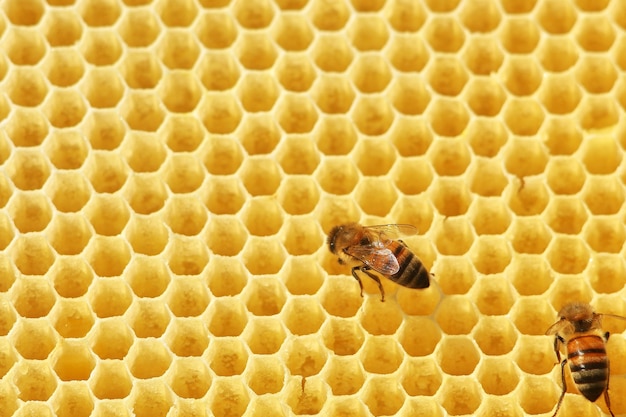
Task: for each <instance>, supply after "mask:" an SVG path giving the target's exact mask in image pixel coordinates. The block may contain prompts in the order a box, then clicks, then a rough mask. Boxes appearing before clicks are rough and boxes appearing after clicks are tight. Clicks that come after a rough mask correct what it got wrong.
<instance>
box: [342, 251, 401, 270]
mask: <svg viewBox="0 0 626 417" xmlns="http://www.w3.org/2000/svg"><path fill="white" fill-rule="evenodd" d="M346 253H347V254H348V255H350V256H353V257H355V258H356V259H358V260H359V261H361V262H363V263H364V264H365V265H367V266H369V267H370V268H372V269H373V270H374V271H376V272H380V273H381V274H383V275H393V274H395V273H396V272H398V271H399V270H400V264H398V259H396V257H395V256H394V255H393V252H391V251H390V250H389V249H387V248H382V249H376V248H374V247H372V246H350V247H349V248H348V249H346Z"/></svg>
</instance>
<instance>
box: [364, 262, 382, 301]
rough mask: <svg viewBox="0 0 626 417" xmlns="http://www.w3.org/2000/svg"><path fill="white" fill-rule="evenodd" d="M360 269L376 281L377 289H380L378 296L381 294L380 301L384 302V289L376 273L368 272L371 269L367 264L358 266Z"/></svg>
mask: <svg viewBox="0 0 626 417" xmlns="http://www.w3.org/2000/svg"><path fill="white" fill-rule="evenodd" d="M360 269H361V271H362V272H363V273H365V274H367V276H368V277H370V278H371V279H373V280H374V281H376V284H378V289H379V290H380V296H381V297H380V301H382V302H383V303H384V302H385V289H384V288H383V283H382V282H380V279H379V278H378V277H377V276H376V275H374V274H372V273H371V272H369V270H370V269H372V268H370V267H369V266H367V265H363V266H361V267H360Z"/></svg>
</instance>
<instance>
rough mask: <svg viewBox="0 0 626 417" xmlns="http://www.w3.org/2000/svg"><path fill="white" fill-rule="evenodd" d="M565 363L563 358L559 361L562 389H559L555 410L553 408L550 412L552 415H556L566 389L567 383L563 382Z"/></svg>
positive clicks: (553, 416)
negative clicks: (552, 411)
mask: <svg viewBox="0 0 626 417" xmlns="http://www.w3.org/2000/svg"><path fill="white" fill-rule="evenodd" d="M559 356H560V355H559ZM566 363H567V359H563V362H561V383H562V384H563V391H561V396H560V397H559V401H558V402H557V403H556V410H554V414H552V417H556V414H557V413H558V412H559V408H561V404H562V403H563V398H565V392H566V391H567V385H566V383H565V364H566Z"/></svg>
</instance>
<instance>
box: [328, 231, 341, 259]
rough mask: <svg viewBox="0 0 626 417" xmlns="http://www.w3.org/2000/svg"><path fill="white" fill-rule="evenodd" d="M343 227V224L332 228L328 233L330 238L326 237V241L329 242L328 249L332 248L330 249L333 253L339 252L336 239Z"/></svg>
mask: <svg viewBox="0 0 626 417" xmlns="http://www.w3.org/2000/svg"><path fill="white" fill-rule="evenodd" d="M342 228H343V227H342V226H335V227H333V228H332V229H331V231H330V233H328V238H327V239H326V243H327V244H328V249H330V251H331V252H332V253H335V254H336V253H337V246H336V244H335V243H336V242H335V241H336V240H337V235H338V234H339V232H340V231H341V229H342Z"/></svg>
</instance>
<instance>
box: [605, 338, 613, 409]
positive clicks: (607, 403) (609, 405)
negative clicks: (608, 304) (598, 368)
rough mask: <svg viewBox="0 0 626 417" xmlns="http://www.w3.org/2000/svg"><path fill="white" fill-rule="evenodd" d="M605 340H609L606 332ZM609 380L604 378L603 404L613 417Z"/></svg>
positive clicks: (608, 377)
mask: <svg viewBox="0 0 626 417" xmlns="http://www.w3.org/2000/svg"><path fill="white" fill-rule="evenodd" d="M606 338H607V339H608V338H609V332H606ZM607 361H608V359H607ZM607 365H608V363H607ZM608 369H609V367H608V366H607V370H608ZM609 379H610V375H608V376H607V378H606V389H605V390H604V402H605V403H606V408H608V409H609V414H611V417H615V414H613V410H611V399H610V398H609Z"/></svg>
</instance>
